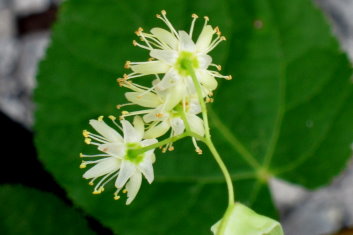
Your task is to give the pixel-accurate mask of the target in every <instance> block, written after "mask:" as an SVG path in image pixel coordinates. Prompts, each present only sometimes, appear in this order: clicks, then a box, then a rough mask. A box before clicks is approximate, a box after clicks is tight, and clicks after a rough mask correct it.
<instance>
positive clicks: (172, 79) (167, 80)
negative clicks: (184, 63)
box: [156, 69, 180, 91]
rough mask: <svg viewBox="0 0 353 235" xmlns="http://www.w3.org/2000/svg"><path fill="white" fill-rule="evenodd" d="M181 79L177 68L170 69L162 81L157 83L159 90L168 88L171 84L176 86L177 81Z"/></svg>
mask: <svg viewBox="0 0 353 235" xmlns="http://www.w3.org/2000/svg"><path fill="white" fill-rule="evenodd" d="M178 80H180V76H179V74H178V72H177V71H176V70H175V69H170V70H169V71H168V72H167V73H166V74H165V75H164V76H163V78H162V80H161V81H160V82H158V83H157V84H156V88H157V89H158V90H161V91H163V90H166V89H168V88H169V87H171V86H175V83H176V82H177V81H178Z"/></svg>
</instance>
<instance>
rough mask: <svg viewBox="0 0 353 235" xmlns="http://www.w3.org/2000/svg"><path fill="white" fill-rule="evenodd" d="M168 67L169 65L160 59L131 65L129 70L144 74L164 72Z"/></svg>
mask: <svg viewBox="0 0 353 235" xmlns="http://www.w3.org/2000/svg"><path fill="white" fill-rule="evenodd" d="M169 69H170V65H168V64H166V63H164V62H162V61H150V62H146V63H143V64H138V65H132V66H131V70H132V71H134V72H135V73H142V74H145V75H149V74H158V73H166V72H167V71H168V70H169Z"/></svg>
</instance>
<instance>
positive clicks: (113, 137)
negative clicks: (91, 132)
mask: <svg viewBox="0 0 353 235" xmlns="http://www.w3.org/2000/svg"><path fill="white" fill-rule="evenodd" d="M89 124H90V125H91V126H92V127H93V128H94V129H95V130H96V131H97V132H98V133H99V134H101V135H102V136H103V137H105V138H106V139H107V140H109V141H110V142H123V138H122V137H121V135H120V134H119V133H118V132H117V131H116V130H114V129H113V128H111V127H110V126H108V125H107V124H106V123H105V122H104V121H98V120H94V119H92V120H90V121H89Z"/></svg>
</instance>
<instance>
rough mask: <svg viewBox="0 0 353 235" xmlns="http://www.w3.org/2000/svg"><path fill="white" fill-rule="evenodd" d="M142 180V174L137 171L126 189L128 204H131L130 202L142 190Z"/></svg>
mask: <svg viewBox="0 0 353 235" xmlns="http://www.w3.org/2000/svg"><path fill="white" fill-rule="evenodd" d="M141 182H142V175H141V173H140V172H136V173H135V174H134V175H133V176H131V178H130V180H129V182H128V183H127V184H126V190H127V200H126V205H130V203H131V202H132V201H133V200H134V199H135V197H136V195H137V193H138V191H139V190H140V187H141Z"/></svg>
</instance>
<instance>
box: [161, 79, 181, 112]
mask: <svg viewBox="0 0 353 235" xmlns="http://www.w3.org/2000/svg"><path fill="white" fill-rule="evenodd" d="M185 92H186V91H185V86H184V84H183V83H182V82H178V83H176V84H175V86H174V87H171V88H170V89H169V90H168V95H167V97H166V98H165V102H164V105H163V110H165V111H169V110H172V109H173V108H174V107H175V106H176V105H178V104H179V103H180V101H181V100H182V99H183V97H184V96H185Z"/></svg>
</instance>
